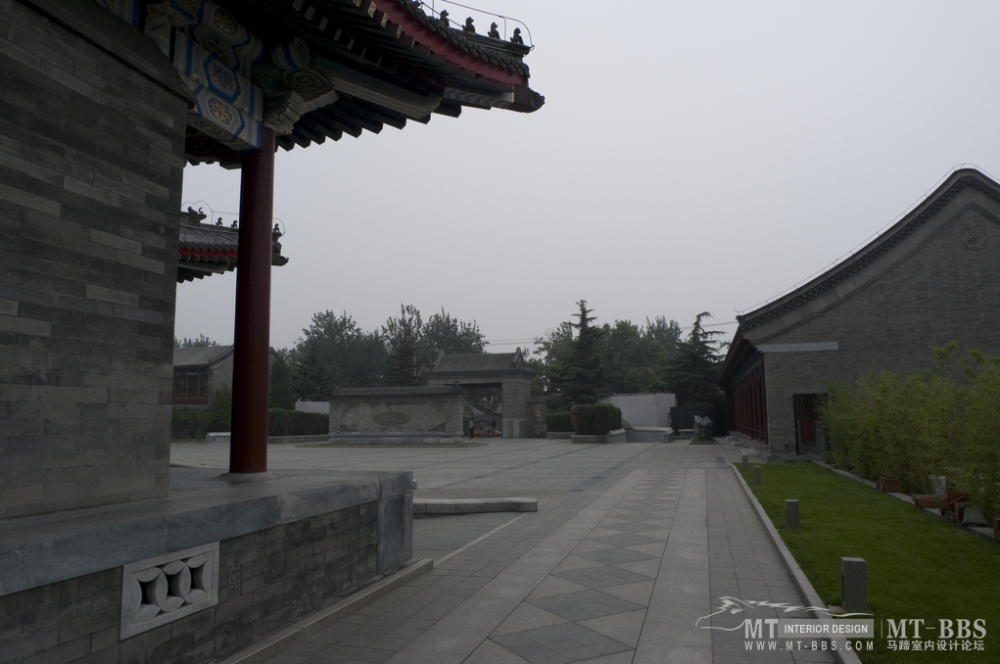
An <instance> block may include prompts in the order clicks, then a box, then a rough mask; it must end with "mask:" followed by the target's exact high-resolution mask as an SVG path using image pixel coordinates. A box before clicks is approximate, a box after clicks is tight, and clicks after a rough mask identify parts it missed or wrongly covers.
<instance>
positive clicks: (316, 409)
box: [295, 401, 330, 415]
mask: <svg viewBox="0 0 1000 664" xmlns="http://www.w3.org/2000/svg"><path fill="white" fill-rule="evenodd" d="M295 410H297V411H299V412H302V413H323V414H324V415H329V414H330V402H329V401H296V402H295Z"/></svg>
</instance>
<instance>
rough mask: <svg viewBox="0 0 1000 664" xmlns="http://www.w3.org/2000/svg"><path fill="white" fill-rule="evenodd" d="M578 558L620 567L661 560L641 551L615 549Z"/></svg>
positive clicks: (593, 552)
mask: <svg viewBox="0 0 1000 664" xmlns="http://www.w3.org/2000/svg"><path fill="white" fill-rule="evenodd" d="M574 555H576V556H577V557H578V558H584V559H585V560H593V561H595V562H598V563H603V564H605V565H619V564H621V563H634V562H637V561H640V560H650V559H655V558H659V556H653V555H650V554H648V553H642V552H640V551H635V550H634V549H619V548H618V547H614V548H611V549H600V550H599V551H585V552H583V553H576V554H574Z"/></svg>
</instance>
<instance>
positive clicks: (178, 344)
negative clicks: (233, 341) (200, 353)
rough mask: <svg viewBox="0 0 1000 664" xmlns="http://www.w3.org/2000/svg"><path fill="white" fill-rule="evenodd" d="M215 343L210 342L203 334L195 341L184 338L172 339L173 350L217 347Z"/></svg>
mask: <svg viewBox="0 0 1000 664" xmlns="http://www.w3.org/2000/svg"><path fill="white" fill-rule="evenodd" d="M218 345H219V343H218V342H217V341H212V340H211V339H209V338H208V337H206V336H205V335H204V334H199V335H198V338H197V339H189V338H187V337H184V338H183V339H178V338H177V337H174V348H194V347H198V346H218Z"/></svg>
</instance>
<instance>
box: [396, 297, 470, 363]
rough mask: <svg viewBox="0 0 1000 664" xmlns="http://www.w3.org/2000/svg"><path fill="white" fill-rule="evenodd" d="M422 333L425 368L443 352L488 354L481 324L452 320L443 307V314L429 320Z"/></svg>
mask: <svg viewBox="0 0 1000 664" xmlns="http://www.w3.org/2000/svg"><path fill="white" fill-rule="evenodd" d="M414 311H416V309H414ZM418 315H419V312H418ZM420 333H421V350H420V358H419V359H420V361H421V364H422V365H423V366H427V365H429V364H432V363H433V362H434V360H435V359H436V358H437V355H438V353H439V352H441V351H444V352H445V353H449V354H451V353H485V352H486V343H487V342H486V335H484V334H483V333H482V332H480V331H479V324H478V323H476V321H472V322H471V323H466V322H465V321H462V320H459V319H457V318H452V317H451V315H450V314H448V313H447V312H445V310H444V307H441V313H439V314H434V315H433V316H431V317H430V318H428V319H427V322H426V323H424V324H423V327H422V328H421V330H420Z"/></svg>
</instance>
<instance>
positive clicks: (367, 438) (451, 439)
mask: <svg viewBox="0 0 1000 664" xmlns="http://www.w3.org/2000/svg"><path fill="white" fill-rule="evenodd" d="M468 442H476V439H475V438H470V439H468V440H467V439H465V438H464V437H463V436H462V433H461V432H459V433H448V432H442V433H436V432H429V431H412V432H407V431H404V432H396V431H392V432H384V433H381V432H380V433H376V432H360V433H331V434H330V444H331V445H462V444H464V443H468Z"/></svg>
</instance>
